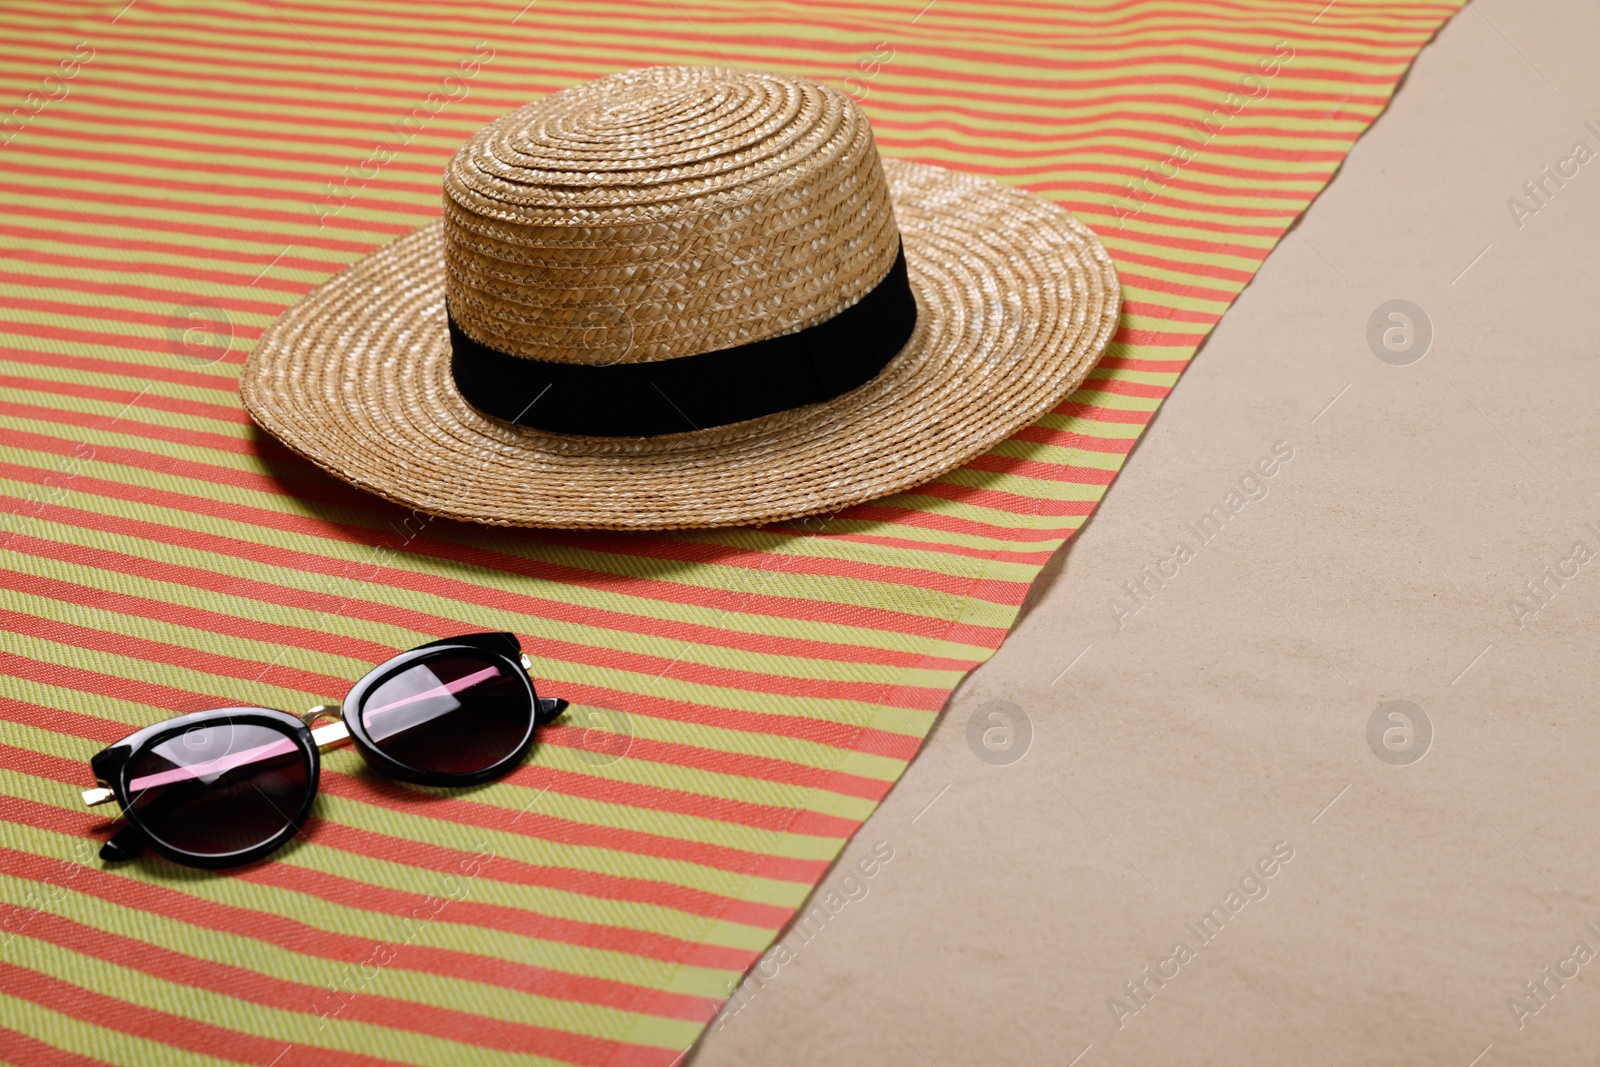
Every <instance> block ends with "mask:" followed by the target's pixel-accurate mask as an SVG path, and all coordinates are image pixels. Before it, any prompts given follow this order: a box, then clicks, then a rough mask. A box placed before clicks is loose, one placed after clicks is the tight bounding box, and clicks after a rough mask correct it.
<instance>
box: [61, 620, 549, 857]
mask: <svg viewBox="0 0 1600 1067" xmlns="http://www.w3.org/2000/svg"><path fill="white" fill-rule="evenodd" d="M531 667H532V664H531V663H529V662H528V657H527V656H525V655H523V654H522V646H521V644H520V643H518V641H517V638H516V635H515V634H509V633H491V634H466V635H464V636H461V637H447V638H445V639H444V640H442V641H433V642H431V643H429V644H426V645H421V646H419V647H417V648H413V649H412V650H411V651H409V652H404V653H401V654H400V655H398V656H396V657H394V658H393V659H391V660H388V661H386V662H384V663H381V664H379V665H378V666H377V667H376V668H374V669H373V670H372V671H371V672H370V673H368V674H367V675H366V676H365V677H364V678H362V679H361V680H360V681H359V682H357V683H356V684H355V687H354V688H352V689H351V690H350V693H349V695H348V696H346V697H345V698H344V704H343V705H338V704H322V705H319V706H317V707H314V708H312V709H311V710H310V711H308V712H306V713H305V714H304V715H300V716H294V715H290V714H289V713H288V712H284V711H276V710H274V709H272V708H254V707H238V708H216V709H214V710H212V711H198V712H195V713H194V714H192V715H182V716H179V717H178V718H175V719H168V720H167V721H166V722H159V723H156V724H155V725H154V726H148V727H146V728H144V729H143V730H140V731H139V732H138V733H134V734H130V735H128V736H127V737H124V738H123V739H122V740H121V741H118V742H117V743H116V744H114V745H112V746H111V747H110V748H108V749H105V750H104V751H103V752H101V753H99V754H98V755H96V756H95V757H94V758H93V759H91V760H90V761H89V766H90V767H91V768H93V770H94V779H95V783H96V785H97V787H98V788H95V789H88V790H85V791H84V794H83V801H84V803H85V804H88V805H89V806H91V807H93V806H95V805H98V804H106V803H109V802H110V801H112V800H115V801H117V802H118V803H120V804H121V805H122V813H123V815H124V816H126V817H127V820H128V825H127V827H126V828H125V829H123V830H121V831H119V832H118V833H117V834H116V835H114V836H113V837H112V838H111V839H110V840H109V841H107V842H106V843H105V844H104V845H103V846H102V847H101V849H100V858H101V859H103V860H111V861H116V860H127V859H132V858H133V857H135V856H137V855H138V854H139V853H140V852H141V851H142V850H143V849H144V848H145V847H147V846H148V847H149V848H151V849H153V850H155V851H156V852H158V853H160V854H161V855H163V856H165V857H167V858H168V859H170V860H173V861H175V862H177V863H182V864H186V865H188V866H190V867H233V866H236V865H238V864H241V863H250V862H251V861H253V860H258V859H260V858H261V857H263V856H265V855H267V854H268V853H270V852H272V851H273V850H274V849H276V848H278V847H279V846H281V845H283V844H285V843H286V842H287V841H289V840H290V839H291V838H293V837H294V836H295V835H296V834H297V833H299V832H300V827H301V826H303V825H304V824H305V820H306V817H307V816H308V815H310V813H311V802H312V800H313V799H315V797H316V795H317V780H318V778H319V776H320V774H321V764H322V760H321V753H323V752H327V751H328V750H329V749H332V748H337V747H339V746H340V745H344V744H346V743H349V742H354V744H355V746H356V749H357V750H358V751H359V752H360V753H361V755H362V757H363V758H364V759H366V761H367V764H368V765H369V766H371V767H372V768H373V769H374V770H377V771H381V772H382V773H384V774H387V775H389V776H390V777H392V778H398V779H401V780H404V781H407V782H418V783H421V784H423V785H441V786H460V785H471V784H473V783H475V782H484V781H488V780H489V779H491V778H498V777H499V776H501V775H503V774H506V773H507V772H509V771H510V770H511V769H512V768H514V767H516V766H517V765H518V764H519V763H521V762H522V760H523V757H524V756H526V755H527V753H528V749H529V747H531V746H532V744H533V736H534V731H535V730H536V729H537V728H538V727H539V726H542V725H544V724H546V723H550V722H553V721H555V719H556V718H557V717H559V716H560V715H561V713H562V712H563V711H565V710H566V709H567V702H566V701H565V700H561V699H558V698H552V697H541V696H539V694H538V693H537V692H535V691H534V688H533V681H532V680H531V679H530V678H529V677H528V672H529V670H530V669H531ZM322 718H327V719H332V720H334V721H333V722H329V723H327V724H325V725H323V726H317V725H316V722H317V720H318V719H322Z"/></svg>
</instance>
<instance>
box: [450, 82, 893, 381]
mask: <svg viewBox="0 0 1600 1067" xmlns="http://www.w3.org/2000/svg"><path fill="white" fill-rule="evenodd" d="M444 235H445V267H446V281H445V292H446V299H447V300H448V303H449V308H450V312H451V315H452V317H453V318H454V319H455V321H456V324H457V326H458V327H459V328H460V329H461V330H462V331H463V332H464V333H465V334H467V336H469V337H470V338H472V340H474V341H477V342H478V343H480V344H483V345H487V346H489V347H491V348H495V349H498V350H500V351H502V352H506V353H509V354H511V355H514V356H521V357H525V358H529V359H537V360H545V361H550V362H560V363H587V364H595V365H608V364H615V363H630V362H650V361H654V360H665V359H676V358H680V357H686V356H693V355H698V354H700V353H704V352H710V351H715V350H719V349H724V348H731V347H735V346H738V345H744V344H748V343H751V342H754V341H761V340H765V339H767V338H770V337H775V336H779V335H782V334H786V333H793V332H795V331H798V330H803V329H806V328H808V327H810V326H814V325H817V324H818V323H821V322H824V321H827V320H828V319H830V318H832V317H834V316H835V315H837V314H838V313H839V312H841V311H843V310H844V309H846V308H848V307H850V306H851V305H852V304H854V303H856V302H857V301H858V300H860V299H861V298H862V297H863V296H864V295H866V294H867V293H869V292H870V291H871V290H872V289H873V288H874V287H875V286H876V285H877V284H878V283H879V282H881V281H882V280H883V279H884V277H885V276H886V275H887V274H888V273H889V270H890V268H891V267H892V266H893V265H894V262H895V257H896V255H897V254H898V251H899V230H898V228H897V227H896V225H895V220H894V212H893V209H892V207H891V205H890V200H889V190H888V185H887V183H886V182H885V180H884V175H883V168H882V165H881V164H880V163H879V160H878V154H877V148H876V146H875V144H874V142H873V138H872V130H871V127H870V126H869V124H868V122H867V119H866V116H865V115H864V114H863V113H862V112H861V110H860V109H859V108H858V107H857V106H856V105H855V103H854V101H852V100H850V99H849V98H848V97H846V96H844V95H843V94H841V93H839V92H837V91H835V90H833V89H830V88H827V87H826V86H823V85H819V84H817V83H815V82H812V81H808V80H806V79H803V78H793V77H786V76H781V75H775V74H766V73H757V72H751V71H741V70H732V69H728V68H717V67H651V68H646V69H644V70H634V71H626V72H624V73H621V74H616V75H613V76H611V77H608V78H602V79H600V80H598V81H593V82H588V83H585V84H583V85H580V86H577V87H574V88H572V89H567V90H564V91H562V92H559V93H554V94H552V95H550V96H547V97H545V98H543V99H541V100H538V101H536V102H534V103H532V104H529V105H527V106H526V107H523V108H519V109H518V110H516V111H513V112H511V113H510V114H508V115H506V116H504V117H502V118H500V119H498V120H496V121H495V122H493V123H491V124H489V125H488V126H486V127H484V128H483V130H481V131H480V132H479V133H478V134H477V135H476V136H475V137H473V139H472V140H470V141H468V142H467V144H465V145H464V146H463V147H462V148H461V150H460V151H459V152H457V153H456V155H455V157H454V158H453V159H452V160H451V162H450V166H449V168H448V170H447V171H446V174H445V183H444Z"/></svg>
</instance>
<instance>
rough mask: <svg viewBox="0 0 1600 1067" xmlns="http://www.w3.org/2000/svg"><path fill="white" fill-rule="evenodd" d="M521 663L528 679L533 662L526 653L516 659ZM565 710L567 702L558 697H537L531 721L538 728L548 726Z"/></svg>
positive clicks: (531, 671)
mask: <svg viewBox="0 0 1600 1067" xmlns="http://www.w3.org/2000/svg"><path fill="white" fill-rule="evenodd" d="M517 658H518V659H519V660H521V661H522V669H523V670H524V671H526V672H527V673H528V675H529V677H532V675H533V660H531V659H529V658H528V654H527V653H526V652H524V653H522V655H520V656H518V657H517ZM566 710H567V702H566V701H565V700H562V699H561V698H560V697H539V698H538V706H537V707H536V708H534V712H533V720H534V722H536V723H538V724H539V725H540V726H549V725H550V724H551V723H553V722H555V721H556V720H557V719H559V718H561V713H562V712H563V711H566Z"/></svg>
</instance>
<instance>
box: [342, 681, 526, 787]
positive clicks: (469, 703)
mask: <svg viewBox="0 0 1600 1067" xmlns="http://www.w3.org/2000/svg"><path fill="white" fill-rule="evenodd" d="M361 723H362V725H363V726H365V727H366V731H367V735H368V736H369V737H371V738H372V743H373V744H374V745H376V746H377V747H378V749H379V750H380V751H382V752H383V754H384V755H386V756H388V757H389V758H391V759H393V760H395V761H396V762H398V763H402V764H404V765H405V766H407V767H411V768H414V769H416V770H419V771H426V772H428V773H430V774H472V773H474V772H476V771H481V770H484V769H486V768H488V767H492V766H494V765H495V764H496V763H499V762H500V761H501V760H503V759H505V758H506V757H507V756H509V755H511V754H512V753H514V752H516V751H518V750H519V749H520V748H521V747H522V745H523V743H524V742H525V741H526V740H527V739H528V734H529V732H530V731H531V730H532V729H533V702H532V701H531V700H530V699H529V696H528V687H527V685H526V683H525V682H524V680H523V679H522V678H520V677H518V676H517V675H516V674H513V673H512V669H511V667H510V666H509V665H508V664H505V663H501V662H496V661H494V660H491V659H485V658H480V657H478V656H474V655H472V654H471V653H463V652H457V651H451V650H443V651H441V652H439V654H438V655H436V656H431V657H428V658H426V659H422V660H418V661H417V662H414V663H411V664H409V665H408V666H406V667H405V668H404V669H402V670H399V671H396V672H395V673H394V674H391V675H390V676H389V677H387V678H385V679H384V680H383V681H382V682H380V683H379V684H378V685H376V686H374V687H373V689H372V690H371V691H370V692H368V693H367V697H366V699H365V700H364V701H362V704H361Z"/></svg>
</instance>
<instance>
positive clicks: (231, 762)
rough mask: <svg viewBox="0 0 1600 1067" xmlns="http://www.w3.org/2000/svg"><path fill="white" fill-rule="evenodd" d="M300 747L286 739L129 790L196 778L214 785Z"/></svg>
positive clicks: (148, 779) (154, 777)
mask: <svg viewBox="0 0 1600 1067" xmlns="http://www.w3.org/2000/svg"><path fill="white" fill-rule="evenodd" d="M162 747H163V748H170V747H171V746H170V743H169V745H165V746H162ZM299 747H300V746H298V745H296V744H295V743H294V740H293V739H292V738H288V737H285V738H283V739H281V740H278V741H273V742H271V743H270V744H265V745H257V746H256V747H255V748H247V749H245V750H244V751H242V752H230V753H228V754H227V755H225V756H218V757H217V758H216V759H209V760H205V761H203V762H200V763H191V764H188V765H187V766H183V767H174V768H172V770H170V771H162V772H160V773H159V774H147V775H145V776H144V777H142V778H135V779H133V780H132V781H131V782H129V783H128V789H129V790H130V791H132V792H135V793H137V792H142V791H143V790H146V789H154V788H156V787H157V786H161V785H171V784H172V783H173V782H187V781H190V780H193V779H196V778H198V779H202V780H204V781H210V780H212V779H215V778H218V777H220V776H221V775H222V774H223V773H224V772H226V771H231V770H233V769H234V768H235V767H243V766H244V765H245V764H247V763H260V762H261V761H262V760H268V759H272V758H274V757H276V756H284V755H288V754H289V753H291V752H294V751H296V750H297V749H298V748H299ZM169 758H170V756H169Z"/></svg>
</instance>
